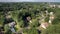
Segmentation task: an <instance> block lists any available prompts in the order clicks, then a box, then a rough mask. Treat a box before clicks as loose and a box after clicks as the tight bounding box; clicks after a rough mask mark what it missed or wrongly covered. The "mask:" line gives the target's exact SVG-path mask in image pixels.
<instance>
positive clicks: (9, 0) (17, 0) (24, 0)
mask: <svg viewBox="0 0 60 34" xmlns="http://www.w3.org/2000/svg"><path fill="white" fill-rule="evenodd" d="M0 2H60V0H0Z"/></svg>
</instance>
